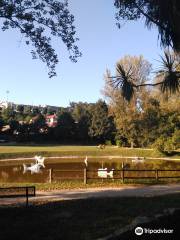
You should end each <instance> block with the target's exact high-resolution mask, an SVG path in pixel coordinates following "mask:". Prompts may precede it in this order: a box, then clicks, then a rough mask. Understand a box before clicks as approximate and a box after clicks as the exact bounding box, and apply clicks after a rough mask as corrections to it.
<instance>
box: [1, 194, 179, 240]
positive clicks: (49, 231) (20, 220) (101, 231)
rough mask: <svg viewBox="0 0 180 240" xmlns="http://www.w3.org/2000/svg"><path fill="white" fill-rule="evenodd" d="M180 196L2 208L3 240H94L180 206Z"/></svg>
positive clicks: (109, 199) (111, 199) (103, 199)
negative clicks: (140, 219) (136, 218)
mask: <svg viewBox="0 0 180 240" xmlns="http://www.w3.org/2000/svg"><path fill="white" fill-rule="evenodd" d="M179 198H180V194H173V195H166V196H160V197H148V198H145V197H138V198H137V197H124V198H99V199H84V200H72V201H59V202H53V203H46V204H39V205H34V206H31V207H29V208H25V207H13V208H3V207H1V208H0V216H1V218H0V226H1V240H9V239H26V240H32V239H33V240H54V239H58V240H61V239H63V240H64V239H66V240H70V239H78V240H92V239H97V238H98V237H103V236H106V235H109V234H110V233H112V232H114V231H115V230H117V229H120V228H121V227H123V226H125V225H127V224H130V223H131V222H132V220H133V219H134V218H135V217H137V216H153V215H154V214H158V213H162V211H163V210H164V209H167V208H179V207H180V201H179Z"/></svg>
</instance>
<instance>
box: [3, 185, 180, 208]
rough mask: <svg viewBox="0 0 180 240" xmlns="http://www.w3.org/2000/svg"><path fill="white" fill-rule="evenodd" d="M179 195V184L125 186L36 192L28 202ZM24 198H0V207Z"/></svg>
mask: <svg viewBox="0 0 180 240" xmlns="http://www.w3.org/2000/svg"><path fill="white" fill-rule="evenodd" d="M172 193H180V184H168V185H152V186H127V187H124V186H123V187H118V188H91V189H78V190H59V191H46V192H42V191H37V194H36V197H32V198H30V200H29V201H30V202H31V203H33V202H47V201H62V200H73V199H86V198H98V197H152V196H159V195H165V194H172ZM24 202H25V198H13V199H8V198H2V199H1V198H0V206H5V205H14V204H21V203H24Z"/></svg>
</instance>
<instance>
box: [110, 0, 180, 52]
mask: <svg viewBox="0 0 180 240" xmlns="http://www.w3.org/2000/svg"><path fill="white" fill-rule="evenodd" d="M114 5H115V7H116V8H117V13H116V19H117V21H118V26H119V27H121V25H120V24H121V20H138V19H143V20H144V21H145V26H146V27H147V28H149V29H150V28H152V27H154V26H156V27H157V28H158V32H159V38H160V40H161V44H162V45H163V46H164V47H170V46H171V47H173V48H174V50H176V51H177V52H180V29H179V25H178V23H179V22H180V7H179V1H169V0H163V1H151V0H145V1H139V0H115V1H114Z"/></svg>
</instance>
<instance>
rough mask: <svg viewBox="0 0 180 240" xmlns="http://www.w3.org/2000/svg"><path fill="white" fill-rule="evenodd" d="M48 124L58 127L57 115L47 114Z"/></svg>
mask: <svg viewBox="0 0 180 240" xmlns="http://www.w3.org/2000/svg"><path fill="white" fill-rule="evenodd" d="M46 124H47V125H48V127H56V126H57V115H56V114H52V115H46Z"/></svg>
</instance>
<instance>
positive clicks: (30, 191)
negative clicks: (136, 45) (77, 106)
mask: <svg viewBox="0 0 180 240" xmlns="http://www.w3.org/2000/svg"><path fill="white" fill-rule="evenodd" d="M35 196H36V188H35V186H28V187H27V186H26V187H6V188H0V198H17V197H25V198H26V207H27V206H28V203H29V197H35Z"/></svg>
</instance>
